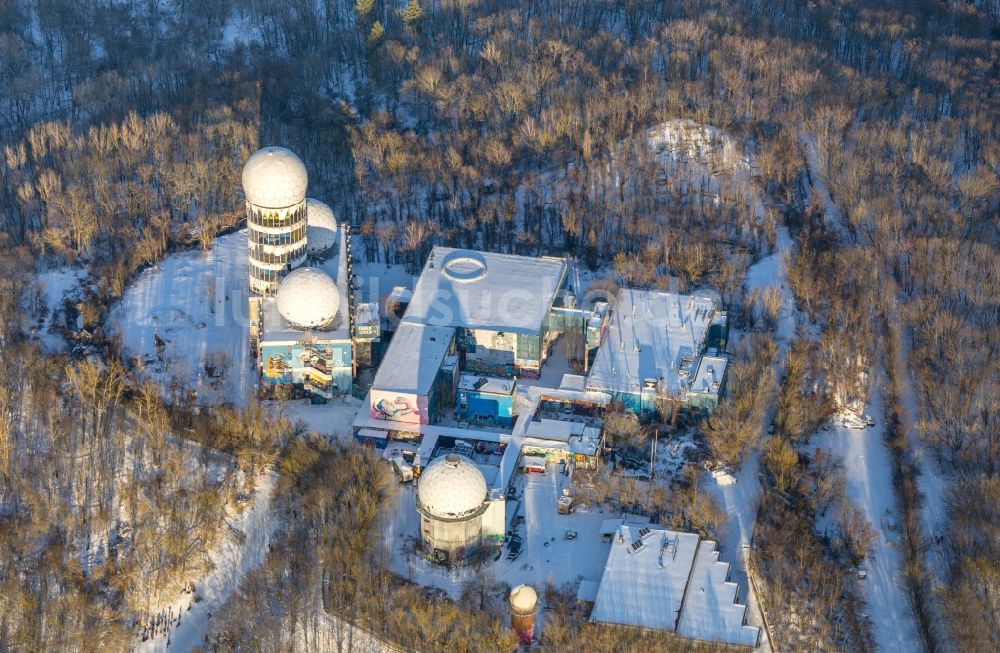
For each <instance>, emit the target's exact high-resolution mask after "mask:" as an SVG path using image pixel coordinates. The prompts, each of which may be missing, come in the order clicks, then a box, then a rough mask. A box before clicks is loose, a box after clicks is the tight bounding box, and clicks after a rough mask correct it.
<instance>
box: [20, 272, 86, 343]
mask: <svg viewBox="0 0 1000 653" xmlns="http://www.w3.org/2000/svg"><path fill="white" fill-rule="evenodd" d="M86 278H87V271H86V270H85V269H84V268H74V267H61V268H56V269H54V270H47V271H45V272H41V273H39V274H38V283H39V286H40V288H41V299H42V301H43V302H44V304H45V316H44V318H43V319H42V320H41V321H40V322H39V323H38V324H37V325H33V328H32V335H34V336H36V337H37V338H38V339H39V340H40V341H41V343H42V346H43V347H44V348H45V350H46V351H48V352H50V353H59V352H63V351H66V340H65V339H64V338H63V337H62V335H61V334H60V333H59V332H58V331H57V330H58V329H61V328H64V327H65V326H66V315H65V312H64V310H63V303H64V301H65V300H67V299H70V300H71V299H72V298H73V297H75V296H76V295H77V294H78V293H79V292H80V284H81V283H82V282H83V281H84V280H85V279H86ZM73 327H75V328H79V325H76V324H75V325H73Z"/></svg>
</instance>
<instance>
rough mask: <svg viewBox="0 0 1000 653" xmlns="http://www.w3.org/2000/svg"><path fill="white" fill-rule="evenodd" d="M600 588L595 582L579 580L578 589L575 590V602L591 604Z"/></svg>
mask: <svg viewBox="0 0 1000 653" xmlns="http://www.w3.org/2000/svg"><path fill="white" fill-rule="evenodd" d="M600 586H601V584H600V583H598V582H597V581H596V580H581V581H580V587H579V588H577V590H576V600H577V601H589V602H590V603H593V602H594V599H596V598H597V590H598V589H599V588H600Z"/></svg>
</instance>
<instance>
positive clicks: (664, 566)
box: [590, 523, 699, 631]
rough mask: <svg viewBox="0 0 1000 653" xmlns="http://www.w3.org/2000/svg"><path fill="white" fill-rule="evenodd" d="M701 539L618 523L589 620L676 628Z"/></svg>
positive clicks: (694, 535)
mask: <svg viewBox="0 0 1000 653" xmlns="http://www.w3.org/2000/svg"><path fill="white" fill-rule="evenodd" d="M643 533H644V534H643ZM698 539H699V538H698V535H696V534H695V533H677V532H674V531H668V530H665V529H660V528H656V527H652V526H648V525H646V526H643V525H639V524H628V523H623V524H620V525H619V526H618V529H617V531H616V532H615V534H614V535H613V536H612V539H611V552H610V553H608V562H607V564H606V565H605V566H604V574H603V575H602V576H601V585H600V587H599V588H598V590H597V598H596V599H595V600H594V609H593V611H592V612H591V613H590V620H591V621H600V622H604V623H613V624H621V625H623V626H635V627H637V628H651V629H656V630H669V631H673V630H674V629H675V628H676V627H677V618H678V616H679V615H680V612H681V605H682V603H683V602H684V590H685V588H686V587H687V582H688V576H689V575H690V573H691V567H692V566H693V565H694V558H695V554H696V553H697V551H698Z"/></svg>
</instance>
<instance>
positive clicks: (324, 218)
mask: <svg viewBox="0 0 1000 653" xmlns="http://www.w3.org/2000/svg"><path fill="white" fill-rule="evenodd" d="M306 220H307V222H306V249H307V250H309V253H310V254H322V253H323V252H325V251H326V250H328V249H330V248H331V247H333V246H334V245H335V244H336V243H337V229H338V227H337V218H336V217H335V216H334V215H333V209H331V208H330V207H329V206H327V205H326V204H324V203H323V202H320V201H319V200H315V199H313V198H311V197H310V198H309V199H308V200H306Z"/></svg>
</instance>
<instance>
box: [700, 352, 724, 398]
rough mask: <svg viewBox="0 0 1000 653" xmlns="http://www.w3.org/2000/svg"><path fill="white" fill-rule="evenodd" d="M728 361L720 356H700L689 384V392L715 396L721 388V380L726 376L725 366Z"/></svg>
mask: <svg viewBox="0 0 1000 653" xmlns="http://www.w3.org/2000/svg"><path fill="white" fill-rule="evenodd" d="M728 364H729V360H728V359H726V358H724V357H722V356H702V357H701V362H700V363H698V371H697V372H696V373H695V375H694V381H692V382H691V392H698V393H701V394H708V395H717V394H719V388H721V387H722V379H723V378H724V377H725V376H726V365H728Z"/></svg>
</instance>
